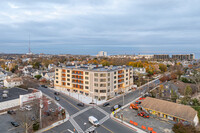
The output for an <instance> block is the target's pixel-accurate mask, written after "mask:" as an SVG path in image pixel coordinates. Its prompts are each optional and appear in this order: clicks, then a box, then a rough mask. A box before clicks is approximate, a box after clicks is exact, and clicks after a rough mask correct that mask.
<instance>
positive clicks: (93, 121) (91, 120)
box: [88, 116, 99, 126]
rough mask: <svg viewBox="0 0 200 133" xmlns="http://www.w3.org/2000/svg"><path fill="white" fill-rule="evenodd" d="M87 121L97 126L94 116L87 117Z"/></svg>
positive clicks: (97, 122)
mask: <svg viewBox="0 0 200 133" xmlns="http://www.w3.org/2000/svg"><path fill="white" fill-rule="evenodd" d="M88 120H89V122H90V123H91V124H92V125H94V126H99V121H98V120H97V118H95V117H94V116H89V118H88Z"/></svg>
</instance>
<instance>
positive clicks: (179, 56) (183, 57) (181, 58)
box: [172, 54, 195, 60]
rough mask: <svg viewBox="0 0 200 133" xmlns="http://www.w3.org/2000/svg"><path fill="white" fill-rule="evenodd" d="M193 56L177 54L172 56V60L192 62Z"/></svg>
mask: <svg viewBox="0 0 200 133" xmlns="http://www.w3.org/2000/svg"><path fill="white" fill-rule="evenodd" d="M194 58H195V57H194V54H177V55H172V59H176V60H193V59H194Z"/></svg>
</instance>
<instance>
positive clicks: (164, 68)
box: [159, 63, 167, 72]
mask: <svg viewBox="0 0 200 133" xmlns="http://www.w3.org/2000/svg"><path fill="white" fill-rule="evenodd" d="M159 69H160V70H161V71H162V72H166V71H167V66H166V65H164V64H162V63H160V64H159Z"/></svg>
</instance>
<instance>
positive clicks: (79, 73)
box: [72, 73, 83, 75]
mask: <svg viewBox="0 0 200 133" xmlns="http://www.w3.org/2000/svg"><path fill="white" fill-rule="evenodd" d="M72 75H83V74H82V73H72Z"/></svg>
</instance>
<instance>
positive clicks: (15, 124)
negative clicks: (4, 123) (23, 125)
mask: <svg viewBox="0 0 200 133" xmlns="http://www.w3.org/2000/svg"><path fill="white" fill-rule="evenodd" d="M10 123H11V124H12V125H13V126H14V127H18V126H19V124H18V123H17V122H14V121H12V122H10Z"/></svg>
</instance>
